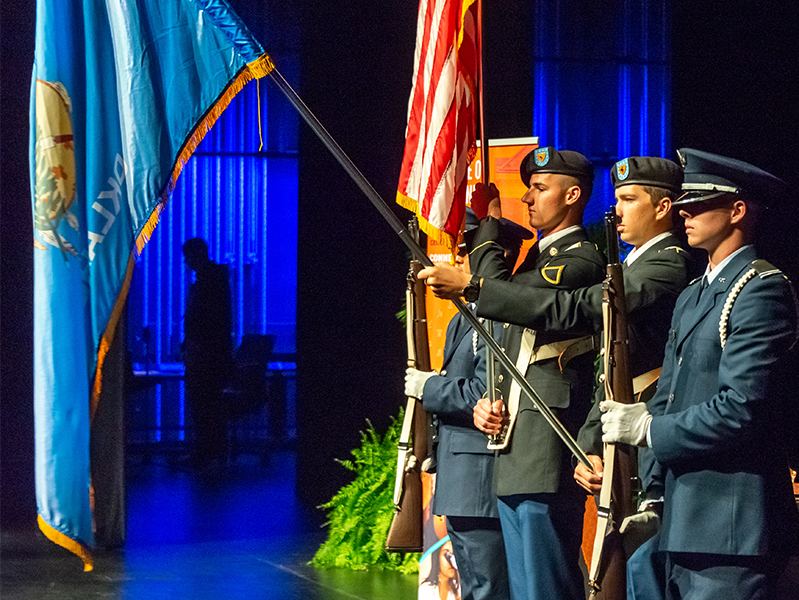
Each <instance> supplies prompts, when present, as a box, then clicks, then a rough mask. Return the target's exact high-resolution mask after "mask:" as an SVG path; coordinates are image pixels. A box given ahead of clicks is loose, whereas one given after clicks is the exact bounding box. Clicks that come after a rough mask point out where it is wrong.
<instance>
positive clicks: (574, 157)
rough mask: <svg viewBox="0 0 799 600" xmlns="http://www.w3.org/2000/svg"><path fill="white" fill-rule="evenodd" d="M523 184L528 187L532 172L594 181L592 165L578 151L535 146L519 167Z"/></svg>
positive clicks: (589, 181)
mask: <svg viewBox="0 0 799 600" xmlns="http://www.w3.org/2000/svg"><path fill="white" fill-rule="evenodd" d="M519 170H520V172H521V176H522V181H523V182H524V185H526V186H527V187H530V176H531V175H532V174H533V173H556V174H558V175H571V176H572V177H576V178H577V179H579V180H580V181H585V182H588V183H592V182H593V181H594V165H593V164H592V163H591V161H590V160H588V159H587V158H586V157H585V156H583V155H582V154H580V153H579V152H573V151H571V150H560V151H559V150H555V149H554V148H553V147H552V146H544V147H543V148H536V149H535V150H533V151H532V152H530V154H528V155H527V156H525V157H524V160H523V161H522V164H521V168H520V169H519Z"/></svg>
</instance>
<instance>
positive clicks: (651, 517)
mask: <svg viewBox="0 0 799 600" xmlns="http://www.w3.org/2000/svg"><path fill="white" fill-rule="evenodd" d="M658 529H660V516H659V515H658V513H656V512H655V511H654V510H653V509H651V508H649V505H648V504H647V503H646V501H645V502H644V503H643V504H641V506H640V507H639V508H638V512H637V513H635V514H633V515H630V516H629V517H627V518H626V519H624V521H622V522H621V527H619V533H621V534H622V536H623V539H622V543H623V544H624V550H625V553H627V555H628V556H630V555H632V553H633V552H635V551H636V550H637V549H638V548H639V547H640V546H641V545H642V544H643V543H644V542H646V541H647V540H648V539H649V538H651V537H652V536H653V535H655V534H656V533H657V532H658Z"/></svg>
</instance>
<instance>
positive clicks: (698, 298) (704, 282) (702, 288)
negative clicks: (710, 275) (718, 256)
mask: <svg viewBox="0 0 799 600" xmlns="http://www.w3.org/2000/svg"><path fill="white" fill-rule="evenodd" d="M708 285H709V284H708V282H707V277H704V276H703V277H702V281H701V282H700V283H699V291H698V292H697V294H696V305H697V306H699V303H700V302H701V301H702V294H704V293H705V290H706V289H707V286H708Z"/></svg>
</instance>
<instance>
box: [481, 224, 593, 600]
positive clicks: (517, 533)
mask: <svg viewBox="0 0 799 600" xmlns="http://www.w3.org/2000/svg"><path fill="white" fill-rule="evenodd" d="M498 239H499V221H497V220H496V219H493V218H488V219H486V220H484V221H483V223H482V224H481V227H480V229H479V230H478V232H477V235H476V238H475V241H474V250H473V251H472V252H471V255H470V262H471V265H472V271H473V272H474V273H477V274H478V275H480V276H481V277H483V278H484V280H483V282H482V284H481V288H480V294H479V299H478V304H477V313H478V315H480V316H484V317H486V318H489V319H492V320H495V321H500V322H506V323H507V322H524V320H525V314H526V312H527V311H528V310H529V309H530V306H529V305H524V304H518V303H517V302H515V299H514V297H515V295H516V294H517V293H522V292H523V291H524V290H527V289H541V290H546V291H547V292H548V293H550V294H551V293H552V292H553V291H555V290H574V289H578V288H582V287H586V286H590V285H593V284H595V283H598V282H600V281H601V280H602V278H603V275H604V267H605V260H604V257H603V256H602V254H601V253H600V252H599V251H598V250H597V248H596V246H595V245H594V244H592V243H591V242H589V241H588V238H587V236H586V234H585V231H584V230H583V229H582V228H576V229H575V230H573V231H570V232H569V233H567V234H566V235H563V236H562V237H559V238H558V239H556V240H555V241H554V242H552V244H551V245H549V246H548V247H546V248H545V249H544V251H543V252H541V253H539V252H538V244H536V245H535V246H533V248H532V249H531V251H530V253H529V254H528V256H527V258H526V259H525V262H524V263H523V264H522V265H521V266H520V267H519V268H518V269H517V270H516V271H515V272H513V273H511V272H510V271H509V270H508V269H507V267H506V266H505V262H504V256H503V251H502V246H501V245H500V244H499V243H498ZM487 307H489V308H490V310H488V309H487ZM585 333H590V328H589V329H587V330H586V331H585ZM527 335H528V337H529V332H528V333H527ZM524 336H525V328H524V327H520V326H518V325H506V326H505V327H504V332H503V336H502V338H501V345H502V347H503V348H504V349H505V350H506V351H507V354H508V357H509V358H510V360H511V361H512V362H514V363H517V361H518V357H519V354H520V349H521V347H522V343H523V337H524ZM573 338H574V333H562V332H550V331H540V332H536V335H535V348H536V350H537V349H539V348H542V347H545V346H549V345H552V344H553V343H568V342H569V341H570V340H571V339H573ZM593 358H594V353H593V352H586V353H583V354H581V355H579V356H576V357H574V358H573V359H572V360H570V361H568V362H567V363H565V364H564V363H563V362H562V361H561V360H560V359H559V357H558V356H553V357H551V358H547V359H544V360H541V361H538V362H534V363H533V364H530V365H529V366H527V367H526V369H525V368H524V367H523V368H522V369H521V370H522V372H523V373H524V374H525V376H526V378H527V380H528V381H529V382H530V383H531V384H532V386H533V387H534V389H535V390H536V391H537V392H538V394H539V395H540V396H541V397H542V399H543V400H544V402H546V404H547V406H549V407H550V408H551V409H552V411H553V412H554V413H555V415H556V416H557V417H558V419H559V420H560V421H561V423H563V425H564V426H565V427H566V428H567V429H568V430H569V431H570V432H571V433H572V434H573V435H576V433H577V431H578V429H579V428H580V426H581V425H582V423H583V422H584V421H585V417H586V415H587V413H588V410H589V407H590V400H591V393H592V390H593V381H594V373H593ZM497 381H498V383H499V387H500V390H501V392H502V395H503V397H504V398H506V399H507V398H509V395H510V393H511V379H510V378H509V377H508V376H507V374H505V373H502V372H500V374H499V376H498V378H497ZM571 474H572V465H571V455H570V453H569V451H568V449H567V448H566V446H565V445H564V444H563V442H562V441H561V440H560V438H559V437H558V436H557V434H556V433H555V432H554V430H553V429H552V428H551V427H550V426H549V424H548V423H547V422H546V421H545V419H544V418H543V417H542V416H541V414H540V413H539V411H538V410H536V409H535V408H534V406H533V404H532V402H531V401H530V399H529V398H527V397H526V395H521V397H520V398H519V407H518V416H517V420H516V423H515V426H514V430H513V432H512V435H511V438H510V443H509V445H508V447H507V448H506V449H505V450H502V451H499V453H498V455H497V457H496V463H495V467H494V481H495V487H496V491H497V496H498V497H499V498H498V504H499V511H500V520H501V522H502V532H503V536H504V538H505V548H506V554H507V556H508V570H509V576H510V580H511V595H512V597H525V598H532V599H533V600H536V599H538V598H547V599H559V598H563V599H570V600H571V599H577V598H582V596H583V593H584V592H583V585H582V574H581V572H580V570H579V566H578V561H579V548H580V542H581V538H582V511H583V503H584V494H583V493H582V491H581V489H580V488H579V487H578V486H577V484H576V483H575V482H574V480H573V478H572V475H571ZM531 582H532V583H531Z"/></svg>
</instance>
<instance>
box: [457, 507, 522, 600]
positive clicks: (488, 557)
mask: <svg viewBox="0 0 799 600" xmlns="http://www.w3.org/2000/svg"><path fill="white" fill-rule="evenodd" d="M447 532H448V533H449V539H450V541H452V551H453V552H454V553H455V562H456V563H457V564H458V573H459V574H460V578H461V600H508V599H509V598H510V590H509V588H508V565H507V561H506V559H505V546H504V544H503V542H502V529H501V528H500V525H499V519H490V518H486V517H447Z"/></svg>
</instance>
